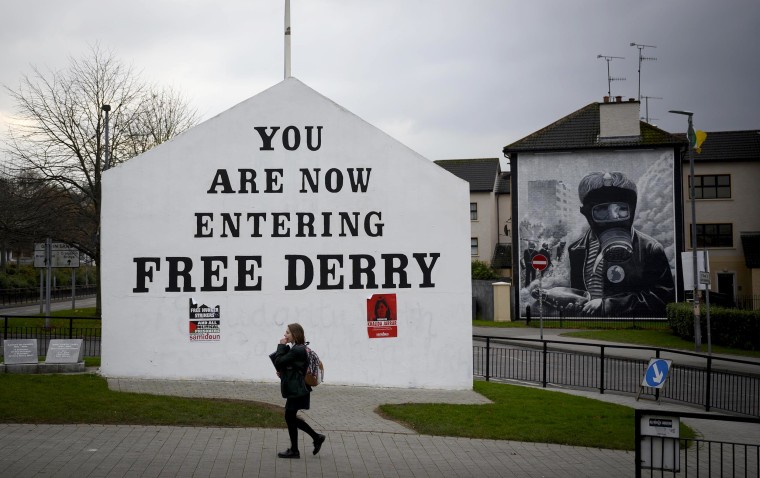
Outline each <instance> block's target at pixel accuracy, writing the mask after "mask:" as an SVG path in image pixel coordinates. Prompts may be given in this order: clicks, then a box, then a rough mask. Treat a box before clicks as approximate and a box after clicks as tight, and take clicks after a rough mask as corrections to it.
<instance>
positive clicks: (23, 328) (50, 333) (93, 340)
mask: <svg viewBox="0 0 760 478" xmlns="http://www.w3.org/2000/svg"><path fill="white" fill-rule="evenodd" d="M0 318H1V319H2V327H3V329H2V331H3V340H13V339H37V350H39V351H40V352H43V351H46V350H47V349H48V346H49V345H50V341H51V340H53V339H82V348H83V351H84V352H83V353H84V356H85V357H100V337H101V328H100V317H51V318H50V320H51V321H55V322H56V323H58V324H60V323H61V322H64V323H66V325H64V326H56V327H45V326H44V323H43V324H41V325H39V326H37V325H34V326H28V325H13V324H12V322H13V321H14V319H25V321H28V320H29V319H32V320H35V321H43V322H44V321H45V320H46V318H45V317H37V316H18V315H2V316H0ZM75 320H77V321H93V326H92V327H74V321H75ZM95 321H97V326H95V325H96V324H95ZM41 355H45V354H44V353H41Z"/></svg>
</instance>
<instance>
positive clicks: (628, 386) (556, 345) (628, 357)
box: [473, 335, 760, 416]
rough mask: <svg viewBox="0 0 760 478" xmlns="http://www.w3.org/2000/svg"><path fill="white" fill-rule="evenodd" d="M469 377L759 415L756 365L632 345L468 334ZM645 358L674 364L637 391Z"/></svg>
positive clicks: (759, 367) (759, 377) (759, 376)
mask: <svg viewBox="0 0 760 478" xmlns="http://www.w3.org/2000/svg"><path fill="white" fill-rule="evenodd" d="M473 339H474V340H475V342H476V343H475V344H474V345H473V374H474V375H475V376H482V377H484V378H485V379H486V380H490V379H492V378H493V379H502V380H518V381H525V382H534V383H540V384H541V385H542V386H543V387H546V386H547V385H548V384H552V385H561V386H567V387H574V388H580V389H593V390H597V391H598V392H599V393H605V392H608V391H609V392H617V393H622V394H636V395H641V396H644V397H650V396H651V397H654V398H656V399H658V400H659V399H667V400H672V401H677V402H683V403H687V404H692V405H697V406H700V407H703V408H704V409H705V410H706V411H710V409H713V408H714V409H718V410H724V411H727V412H733V413H740V414H744V415H750V416H760V361H758V360H755V361H753V360H743V359H738V358H737V359H734V358H727V357H716V356H714V355H707V354H699V353H695V352H686V351H682V350H672V349H662V348H655V347H644V346H636V345H610V344H591V343H588V342H569V341H557V340H541V339H529V338H503V337H490V336H483V335H473ZM650 358H670V359H671V360H672V362H673V364H672V367H671V369H670V372H669V375H668V378H667V380H666V382H665V386H663V387H662V388H661V389H659V388H650V387H642V385H641V384H642V378H643V376H644V373H645V371H646V369H647V366H648V364H649V359H650Z"/></svg>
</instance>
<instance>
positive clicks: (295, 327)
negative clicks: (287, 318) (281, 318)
mask: <svg viewBox="0 0 760 478" xmlns="http://www.w3.org/2000/svg"><path fill="white" fill-rule="evenodd" d="M288 330H290V335H292V336H293V343H295V344H296V345H303V344H305V343H306V334H304V332H303V327H301V324H298V323H294V324H289V325H288Z"/></svg>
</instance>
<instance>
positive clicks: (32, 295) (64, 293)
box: [0, 285, 98, 307]
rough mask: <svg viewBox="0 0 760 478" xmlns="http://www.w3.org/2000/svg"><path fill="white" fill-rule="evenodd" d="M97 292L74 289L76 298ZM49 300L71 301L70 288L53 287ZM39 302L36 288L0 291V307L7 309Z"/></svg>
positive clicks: (93, 289)
mask: <svg viewBox="0 0 760 478" xmlns="http://www.w3.org/2000/svg"><path fill="white" fill-rule="evenodd" d="M97 292H98V290H97V287H96V286H94V285H90V286H79V285H78V286H77V287H76V288H75V289H74V293H75V297H76V298H84V297H92V296H94V295H96V294H97ZM50 298H51V299H52V300H66V299H71V287H70V286H65V287H53V288H51V289H50ZM35 302H36V303H39V302H40V290H39V289H38V288H25V289H0V307H9V306H14V305H23V304H32V303H35Z"/></svg>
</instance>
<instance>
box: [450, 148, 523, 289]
mask: <svg viewBox="0 0 760 478" xmlns="http://www.w3.org/2000/svg"><path fill="white" fill-rule="evenodd" d="M435 163H436V164H437V165H439V166H441V167H442V168H444V169H446V170H447V171H449V172H450V173H452V174H454V175H456V176H458V177H459V178H461V179H464V180H465V181H467V182H468V183H469V185H470V255H471V257H472V260H480V261H484V262H487V263H488V264H490V265H491V266H492V267H493V268H494V269H496V271H497V272H498V273H499V274H501V275H502V276H504V277H508V278H511V276H512V250H511V249H512V245H511V235H510V229H511V207H512V206H511V201H510V194H509V193H510V190H511V183H510V180H509V170H506V171H503V170H502V168H501V166H500V163H499V159H498V158H475V159H445V160H438V161H435Z"/></svg>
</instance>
